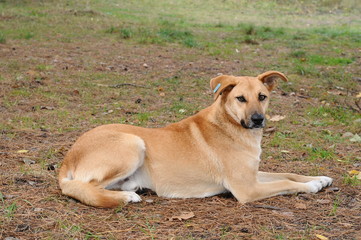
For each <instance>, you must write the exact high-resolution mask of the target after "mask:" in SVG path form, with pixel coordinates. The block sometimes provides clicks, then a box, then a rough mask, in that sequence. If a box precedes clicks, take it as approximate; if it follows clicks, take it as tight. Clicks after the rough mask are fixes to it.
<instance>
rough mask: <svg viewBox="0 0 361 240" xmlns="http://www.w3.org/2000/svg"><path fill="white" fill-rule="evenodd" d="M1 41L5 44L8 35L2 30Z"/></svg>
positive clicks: (0, 33)
mask: <svg viewBox="0 0 361 240" xmlns="http://www.w3.org/2000/svg"><path fill="white" fill-rule="evenodd" d="M0 43H1V44H4V43H6V37H5V34H4V33H2V32H0Z"/></svg>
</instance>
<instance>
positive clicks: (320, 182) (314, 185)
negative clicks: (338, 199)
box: [306, 176, 333, 193]
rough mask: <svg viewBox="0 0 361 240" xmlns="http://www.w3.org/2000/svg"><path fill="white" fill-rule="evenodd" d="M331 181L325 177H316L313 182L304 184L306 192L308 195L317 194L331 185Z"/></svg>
mask: <svg viewBox="0 0 361 240" xmlns="http://www.w3.org/2000/svg"><path fill="white" fill-rule="evenodd" d="M332 181H333V179H332V178H330V177H326V176H320V177H316V179H315V180H312V181H309V182H307V183H306V185H307V187H308V191H307V192H310V193H317V192H318V191H320V190H321V189H322V188H324V187H328V186H330V185H331V184H332Z"/></svg>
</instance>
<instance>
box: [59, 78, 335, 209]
mask: <svg viewBox="0 0 361 240" xmlns="http://www.w3.org/2000/svg"><path fill="white" fill-rule="evenodd" d="M277 79H281V80H283V81H288V80H287V77H286V76H285V75H284V74H283V73H280V72H277V71H268V72H265V73H263V74H260V75H258V76H257V77H245V76H244V77H236V76H229V75H221V76H218V77H215V78H213V79H211V81H210V86H211V89H212V90H213V93H214V102H213V104H212V105H211V106H209V107H208V108H205V109H203V110H201V111H200V112H198V113H197V114H195V115H193V116H191V117H188V118H186V119H184V120H182V121H180V122H177V123H173V124H170V125H168V126H166V127H164V128H155V129H149V128H141V127H137V126H130V125H123V124H109V125H102V126H99V127H96V128H94V129H92V130H90V131H88V132H86V133H85V134H83V135H82V136H81V137H80V138H79V139H78V140H77V141H76V142H75V143H74V145H73V146H72V148H71V149H70V150H69V152H68V153H67V155H66V156H65V158H64V161H63V164H62V166H61V168H60V170H59V185H60V188H61V190H62V193H63V194H64V195H68V196H70V197H72V198H75V199H77V200H79V201H81V202H82V203H84V204H87V205H90V206H94V207H100V208H111V207H117V206H119V205H120V204H125V203H128V202H139V201H141V198H140V196H139V195H138V194H137V193H136V191H137V190H138V189H144V188H146V189H151V190H152V191H154V192H155V193H156V194H157V195H158V196H162V197H167V198H204V197H209V196H213V195H216V194H220V193H224V192H231V193H232V195H233V196H234V197H235V198H236V199H237V200H238V201H239V202H240V203H247V202H251V201H256V200H260V199H264V198H268V197H272V196H276V195H282V194H293V193H298V192H304V193H316V192H318V191H320V190H321V189H322V188H323V187H327V186H330V185H331V183H332V178H329V177H326V176H316V177H311V176H303V175H297V174H291V173H267V172H262V171H259V170H258V168H259V163H260V155H261V139H262V133H263V131H262V129H263V128H264V127H265V122H266V118H265V112H266V109H267V107H268V104H269V98H270V92H271V90H272V89H273V88H274V87H275V85H276V82H277Z"/></svg>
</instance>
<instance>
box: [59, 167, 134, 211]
mask: <svg viewBox="0 0 361 240" xmlns="http://www.w3.org/2000/svg"><path fill="white" fill-rule="evenodd" d="M59 186H60V188H61V191H62V193H63V194H64V195H67V196H70V197H72V198H75V199H77V200H79V201H80V202H82V203H84V204H87V205H90V206H94V207H100V208H114V207H118V206H122V205H125V204H126V203H128V202H131V201H133V202H138V201H140V200H141V199H140V197H139V196H138V195H137V194H136V193H134V192H127V191H110V190H107V189H104V188H102V187H101V186H97V185H96V184H94V183H93V182H84V181H81V180H77V179H73V177H72V175H71V173H70V171H69V170H68V168H67V166H66V164H63V166H62V167H61V168H60V172H59Z"/></svg>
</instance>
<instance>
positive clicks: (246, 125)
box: [241, 119, 266, 129]
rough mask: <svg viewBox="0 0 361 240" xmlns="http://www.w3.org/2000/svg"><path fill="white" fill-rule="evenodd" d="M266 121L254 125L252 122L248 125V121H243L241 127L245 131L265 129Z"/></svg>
mask: <svg viewBox="0 0 361 240" xmlns="http://www.w3.org/2000/svg"><path fill="white" fill-rule="evenodd" d="M265 122H266V121H265V120H263V121H262V122H258V123H254V122H252V121H249V123H248V124H246V121H244V120H243V119H242V120H241V126H242V127H244V128H245V129H257V128H264V127H265V125H266V124H265Z"/></svg>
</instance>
